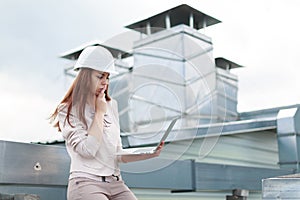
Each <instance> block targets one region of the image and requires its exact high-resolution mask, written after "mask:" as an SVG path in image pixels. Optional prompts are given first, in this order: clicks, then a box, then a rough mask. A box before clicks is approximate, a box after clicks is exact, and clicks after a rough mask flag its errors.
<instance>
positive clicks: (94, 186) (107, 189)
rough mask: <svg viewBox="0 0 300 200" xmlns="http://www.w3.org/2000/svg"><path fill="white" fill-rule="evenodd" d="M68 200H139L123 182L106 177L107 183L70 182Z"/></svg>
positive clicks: (84, 179)
mask: <svg viewBox="0 0 300 200" xmlns="http://www.w3.org/2000/svg"><path fill="white" fill-rule="evenodd" d="M67 197H68V200H137V198H136V197H135V195H134V194H133V193H132V192H131V190H130V189H129V188H128V187H127V186H126V185H125V183H124V181H123V180H118V181H117V180H116V179H115V178H114V177H106V181H105V182H102V181H100V180H99V181H96V180H92V179H88V178H73V179H71V180H69V185H68V194H67Z"/></svg>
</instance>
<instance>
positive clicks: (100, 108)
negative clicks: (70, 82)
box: [95, 88, 107, 114]
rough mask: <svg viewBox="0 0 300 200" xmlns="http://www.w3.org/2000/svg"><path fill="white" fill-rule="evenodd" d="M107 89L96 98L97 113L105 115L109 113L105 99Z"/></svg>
mask: <svg viewBox="0 0 300 200" xmlns="http://www.w3.org/2000/svg"><path fill="white" fill-rule="evenodd" d="M104 91H105V88H104V89H103V90H101V91H100V93H99V95H97V96H96V100H95V101H96V102H95V109H96V113H99V114H105V113H106V111H107V104H106V99H105V93H104Z"/></svg>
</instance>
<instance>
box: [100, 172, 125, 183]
mask: <svg viewBox="0 0 300 200" xmlns="http://www.w3.org/2000/svg"><path fill="white" fill-rule="evenodd" d="M101 180H102V182H106V183H109V182H111V181H114V180H116V181H119V180H121V178H120V176H117V175H114V174H113V175H111V176H101Z"/></svg>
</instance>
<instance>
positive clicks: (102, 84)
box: [91, 70, 109, 96]
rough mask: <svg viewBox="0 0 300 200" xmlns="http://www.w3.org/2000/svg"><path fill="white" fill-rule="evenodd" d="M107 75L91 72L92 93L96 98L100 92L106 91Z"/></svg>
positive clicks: (105, 73)
mask: <svg viewBox="0 0 300 200" xmlns="http://www.w3.org/2000/svg"><path fill="white" fill-rule="evenodd" d="M108 77H109V73H107V72H100V71H96V70H94V71H93V72H92V87H91V89H92V91H91V92H92V93H94V94H95V95H96V96H98V95H99V94H100V92H101V91H102V90H104V91H105V90H107V86H108V83H109V79H108Z"/></svg>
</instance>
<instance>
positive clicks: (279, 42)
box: [0, 0, 300, 142]
mask: <svg viewBox="0 0 300 200" xmlns="http://www.w3.org/2000/svg"><path fill="white" fill-rule="evenodd" d="M183 3H185V4H188V5H190V6H192V7H194V8H196V9H198V10H199V11H201V12H204V13H206V14H208V15H210V16H212V17H214V18H217V19H219V20H221V21H222V23H220V24H217V25H214V26H211V27H208V28H207V29H206V30H205V34H206V35H207V36H209V37H211V38H212V42H213V45H214V50H213V56H214V57H224V58H227V59H229V60H231V61H233V62H236V63H238V64H240V65H242V66H245V67H243V68H239V69H234V70H232V73H233V74H236V75H237V76H238V79H239V90H238V111H239V112H245V111H252V110H258V109H265V108H272V107H278V106H286V105H292V104H299V103H300V92H299V91H300V84H299V82H300V80H299V79H298V76H299V74H300V66H299V62H298V57H299V55H298V52H299V46H300V37H299V35H300V29H299V27H298V26H299V25H297V20H298V19H300V12H299V10H300V2H299V1H297V0H244V1H240V0H197V1H196V0H189V1H188V0H187V1H182V0H181V1H179V0H172V1H169V0H159V1H158V0H152V1H146V0H142V1H141V0H128V1H122V0H111V1H100V0H85V1H82V0H81V1H80V0H72V1H71V0H44V1H38V0H23V1H21V0H0V24H1V32H0V56H1V59H0V95H1V98H0V140H8V141H17V142H38V141H53V140H56V139H58V140H59V139H61V135H60V134H59V133H57V131H56V130H55V129H54V128H52V127H51V126H50V125H49V123H48V121H47V117H48V116H49V115H50V113H51V112H52V111H53V109H54V108H55V106H56V105H57V103H58V102H59V101H60V100H61V98H62V96H63V95H64V93H65V92H66V90H67V88H68V86H69V83H70V80H69V78H67V77H66V76H65V75H64V71H63V70H64V68H65V67H66V64H67V62H66V60H64V59H62V58H59V55H60V54H61V53H63V52H65V51H68V50H70V49H73V48H75V47H77V46H80V45H81V44H83V43H86V42H88V41H91V40H96V39H97V40H101V41H106V40H108V39H110V38H111V37H113V36H114V35H117V34H120V33H122V32H126V31H128V29H126V28H124V26H126V25H129V24H132V23H134V22H136V21H139V20H142V19H145V18H148V17H150V16H152V15H154V14H157V13H160V12H162V11H165V10H167V9H170V8H172V7H175V6H177V5H180V4H183Z"/></svg>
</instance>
